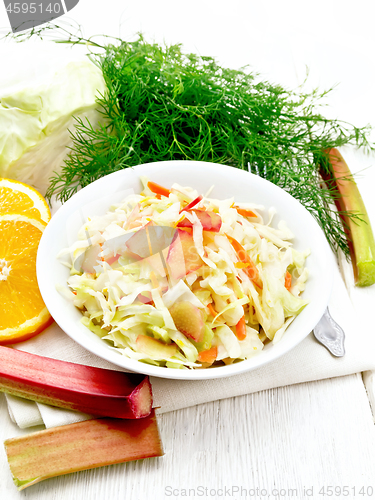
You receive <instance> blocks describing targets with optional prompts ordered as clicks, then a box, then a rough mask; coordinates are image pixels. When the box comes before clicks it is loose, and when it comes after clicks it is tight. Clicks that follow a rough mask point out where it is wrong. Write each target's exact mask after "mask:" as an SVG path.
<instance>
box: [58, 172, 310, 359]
mask: <svg viewBox="0 0 375 500" xmlns="http://www.w3.org/2000/svg"><path fill="white" fill-rule="evenodd" d="M141 180H142V183H143V186H144V189H143V191H142V192H141V193H140V194H137V195H135V194H131V195H129V196H127V197H126V198H125V199H124V200H123V201H121V203H117V204H116V205H113V206H112V207H111V208H110V209H109V211H108V212H107V213H106V214H103V216H95V217H92V218H88V219H87V221H86V222H85V224H84V226H83V227H82V228H81V229H80V231H79V232H78V235H77V241H76V242H75V243H73V245H71V246H70V247H69V248H67V249H65V250H63V251H62V252H60V254H59V258H60V259H63V260H64V262H63V264H64V265H66V264H67V262H66V260H67V258H70V262H69V265H70V268H71V276H70V277H69V279H68V283H67V284H68V288H66V287H65V288H63V289H62V287H61V285H59V290H60V291H61V293H63V295H64V297H65V298H66V299H67V300H70V301H72V302H73V304H74V305H75V306H76V307H78V308H79V309H80V310H81V312H82V315H83V318H82V323H83V324H84V325H85V326H86V327H87V328H89V329H90V330H91V331H92V332H93V333H94V334H95V335H98V336H99V337H100V338H101V339H102V340H103V342H107V343H109V345H110V346H111V347H112V348H114V349H116V350H118V351H119V352H121V353H122V354H123V355H124V356H127V357H129V358H131V359H136V360H139V361H142V362H145V363H150V364H153V365H155V366H165V367H168V368H174V369H195V368H202V367H203V368H205V367H207V366H217V365H220V364H222V363H226V364H227V363H233V362H238V361H240V360H243V359H249V358H251V357H253V356H255V355H257V354H259V353H260V352H261V351H262V349H263V347H264V344H265V343H266V342H269V341H273V343H275V342H278V341H280V339H281V338H282V336H283V335H284V333H285V330H286V329H287V327H288V325H289V324H290V323H291V322H292V321H293V320H294V318H295V317H296V316H297V315H298V314H299V313H300V312H301V311H302V310H303V308H304V307H305V306H306V305H307V303H308V301H307V300H306V299H304V298H302V297H301V296H300V294H301V293H302V292H303V290H304V288H305V284H306V281H307V279H308V270H307V268H306V267H305V260H306V258H307V257H308V255H309V251H308V250H306V251H305V252H298V251H296V250H295V249H294V248H293V247H292V240H293V234H292V232H291V231H290V229H289V228H288V227H287V225H286V223H285V222H284V221H281V222H279V224H278V227H277V228H274V227H272V222H273V219H274V216H275V210H274V209H270V210H269V211H268V214H267V213H264V208H263V207H260V206H258V205H254V204H251V203H249V202H246V203H237V204H235V202H234V200H233V199H227V200H216V199H211V198H206V197H203V198H202V199H201V200H200V199H198V201H196V205H195V206H193V207H192V208H190V209H188V210H184V208H185V207H186V206H187V205H188V204H189V203H191V202H192V201H193V200H196V199H197V197H198V193H197V192H196V191H195V190H194V189H192V188H189V187H182V186H180V185H178V184H173V186H172V188H171V190H170V192H169V195H168V196H166V195H165V191H163V194H158V193H157V192H156V193H154V192H153V191H152V189H154V190H156V191H157V188H155V187H154V186H152V185H150V184H149V183H148V179H146V178H142V179H141ZM237 208H239V209H240V211H237ZM246 210H248V211H249V213H250V214H251V215H247V214H246ZM240 212H241V213H240ZM254 214H255V217H254ZM264 220H268V222H267V224H265V223H264V222H263V221H264ZM175 304H179V305H178V307H179V310H180V311H183V310H184V304H188V305H189V307H188V308H186V311H188V312H187V313H186V317H183V319H182V320H181V317H180V316H179V322H177V320H176V318H175V316H173V306H174V305H175ZM189 315H190V316H189ZM174 319H175V320H176V322H175V321H174ZM176 325H177V326H178V328H177V326H176ZM208 352H209V353H210V356H212V353H214V357H215V359H214V360H213V361H210V362H208V361H207V359H211V358H207V354H206V353H208Z"/></svg>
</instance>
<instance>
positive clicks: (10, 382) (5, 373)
mask: <svg viewBox="0 0 375 500" xmlns="http://www.w3.org/2000/svg"><path fill="white" fill-rule="evenodd" d="M0 391H2V392H7V393H9V394H12V395H14V396H20V397H22V398H26V399H31V400H33V401H37V402H39V403H45V404H49V405H52V406H58V407H61V408H68V409H70V410H77V411H82V412H85V413H90V414H92V415H99V416H105V417H115V418H142V417H146V416H147V415H149V414H150V412H151V407H152V392H151V384H150V381H149V378H148V377H146V376H144V375H139V374H128V373H123V372H119V371H115V370H105V369H103V368H94V367H92V366H85V365H78V364H75V363H68V362H66V361H60V360H57V359H51V358H45V357H42V356H37V355H36V354H30V353H28V352H23V351H19V350H16V349H11V348H10V347H1V346H0Z"/></svg>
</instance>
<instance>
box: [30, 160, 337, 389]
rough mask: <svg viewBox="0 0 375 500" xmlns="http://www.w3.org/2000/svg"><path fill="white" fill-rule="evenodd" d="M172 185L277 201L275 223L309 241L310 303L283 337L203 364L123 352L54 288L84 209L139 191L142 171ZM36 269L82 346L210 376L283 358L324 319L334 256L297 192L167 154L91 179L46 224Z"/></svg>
mask: <svg viewBox="0 0 375 500" xmlns="http://www.w3.org/2000/svg"><path fill="white" fill-rule="evenodd" d="M141 175H146V176H147V177H149V178H150V179H151V180H153V181H155V182H157V183H159V184H162V185H164V186H167V187H170V186H171V185H172V184H173V183H174V182H177V183H179V184H181V185H184V186H191V187H193V188H195V189H196V190H198V192H201V193H205V192H206V191H207V190H208V189H209V188H210V187H211V186H212V185H213V184H214V185H215V188H214V190H213V192H212V193H211V195H210V196H211V197H214V198H219V199H225V198H231V197H234V199H235V201H237V202H254V203H257V204H262V205H264V206H265V207H266V208H269V207H275V208H276V210H277V215H276V216H275V219H274V221H273V225H277V223H278V222H279V221H280V220H281V219H283V220H285V221H286V223H287V225H288V227H289V228H290V229H291V230H292V231H293V233H294V235H295V239H294V241H293V247H294V248H295V249H297V250H305V249H307V248H309V249H310V250H311V255H310V256H309V257H308V259H307V267H308V269H309V272H310V275H309V279H308V282H307V285H306V289H305V291H304V293H303V297H304V298H306V299H308V300H309V301H310V303H309V304H308V305H307V306H306V308H305V309H304V310H303V311H302V312H301V314H300V315H299V316H298V317H297V318H296V319H295V320H294V321H293V323H292V324H291V325H290V326H289V328H288V329H287V331H286V332H285V334H284V336H283V337H282V339H281V340H280V342H278V343H276V344H272V343H269V344H267V345H266V346H265V348H264V350H263V351H262V352H261V353H260V354H259V355H257V356H255V357H254V358H251V359H249V360H244V361H241V362H238V363H234V364H232V365H227V366H223V367H217V368H209V369H198V370H176V369H170V368H162V367H156V366H152V365H148V364H146V363H141V362H139V361H134V360H131V359H128V358H126V357H124V356H123V355H122V354H121V353H120V352H116V351H115V350H113V349H111V348H110V347H109V345H107V344H106V343H105V342H104V341H103V340H101V339H99V338H98V337H97V336H96V335H95V334H94V333H92V332H91V331H90V330H88V329H87V328H86V327H85V326H83V325H82V323H81V322H80V320H81V318H82V315H81V313H80V312H79V311H78V309H76V308H75V307H74V306H73V304H72V303H70V302H69V301H68V300H66V299H65V298H64V297H63V296H62V295H61V294H60V293H59V292H57V290H56V284H58V283H59V284H62V285H65V284H66V281H67V279H68V277H69V269H67V268H66V267H64V266H63V265H62V264H61V263H60V262H59V261H58V260H57V259H56V255H57V254H58V252H59V251H60V250H61V249H63V248H66V247H68V246H69V245H71V244H72V243H73V242H74V241H76V239H77V232H78V229H79V228H80V227H81V226H82V225H83V223H84V222H85V217H87V216H90V215H91V216H93V215H101V214H104V213H105V211H106V210H107V209H108V208H109V206H110V205H111V204H112V203H114V202H116V201H120V199H122V198H124V196H125V195H126V192H127V190H134V191H135V192H140V191H141V189H142V186H141V183H140V181H139V177H140V176H141ZM37 276H38V283H39V287H40V291H41V293H42V296H43V300H44V302H45V303H46V306H47V308H48V309H49V311H50V312H51V314H52V316H53V318H54V319H55V321H56V322H57V323H58V325H59V326H60V327H61V328H62V329H63V330H64V331H65V332H66V333H67V334H68V335H69V336H70V337H71V338H72V339H74V340H75V341H76V342H78V343H79V344H80V345H81V346H83V347H84V348H86V349H88V350H89V351H91V352H92V353H94V354H96V355H97V356H100V357H101V358H103V359H106V360H107V361H110V362H112V363H114V364H116V365H118V366H120V367H123V368H125V369H127V370H131V371H134V372H141V373H145V374H148V375H153V376H156V377H164V378H173V379H189V380H199V379H212V378H218V377H227V376H230V375H235V374H238V373H242V372H245V371H249V370H254V369H255V368H259V367H260V366H263V365H265V364H267V363H270V362H272V361H274V360H275V359H277V358H278V357H279V356H282V355H283V354H285V353H287V352H288V351H290V350H291V349H293V347H295V346H296V345H297V344H299V343H300V342H301V341H302V340H303V339H304V338H305V337H306V336H307V335H308V334H309V333H310V332H311V330H312V329H313V328H314V326H315V325H316V324H317V323H318V321H319V320H320V318H321V316H322V315H323V312H324V311H325V308H326V307H327V304H328V300H329V296H330V293H331V287H332V281H333V267H332V257H331V252H330V250H329V246H328V243H327V241H326V239H325V236H324V234H323V232H322V231H321V229H320V227H319V226H318V224H317V222H316V221H315V220H314V219H313V217H312V216H311V215H310V214H309V212H308V211H307V210H306V209H305V208H304V207H303V206H302V205H301V204H300V203H299V202H298V201H297V200H295V199H294V198H293V197H292V196H290V195H289V194H288V193H286V192H285V191H283V190H282V189H280V188H278V187H277V186H275V185H274V184H271V183H270V182H268V181H266V180H264V179H262V178H260V177H258V176H256V175H252V174H250V173H248V172H245V171H242V170H238V169H236V168H232V167H227V166H225V165H218V164H213V163H206V162H196V161H167V162H157V163H149V164H145V165H139V166H137V167H135V168H132V169H130V168H129V169H126V170H121V171H119V172H115V173H113V174H110V175H107V176H106V177H103V178H101V179H99V180H97V181H96V182H94V183H92V184H90V185H89V186H87V187H85V188H84V189H82V190H81V191H79V192H78V193H77V194H76V195H74V196H73V197H72V198H71V199H70V200H69V201H68V202H66V203H65V204H64V205H63V206H62V207H61V208H60V209H59V210H58V211H57V213H56V214H55V215H54V217H53V218H52V220H51V222H50V223H49V224H48V226H47V228H46V230H45V232H44V234H43V236H42V239H41V241H40V245H39V249H38V256H37Z"/></svg>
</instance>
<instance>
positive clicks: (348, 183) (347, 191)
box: [321, 148, 375, 286]
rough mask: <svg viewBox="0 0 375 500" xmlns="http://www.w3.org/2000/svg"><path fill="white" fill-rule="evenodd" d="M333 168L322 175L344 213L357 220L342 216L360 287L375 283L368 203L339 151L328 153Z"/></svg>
mask: <svg viewBox="0 0 375 500" xmlns="http://www.w3.org/2000/svg"><path fill="white" fill-rule="evenodd" d="M326 153H327V155H328V160H329V163H330V166H331V169H329V170H330V171H329V170H328V169H327V168H321V175H322V178H323V179H324V181H325V182H326V183H327V185H328V186H329V187H330V188H332V187H333V188H336V190H337V191H338V196H337V198H336V200H335V203H336V206H337V208H338V210H339V211H340V212H348V213H350V214H353V215H355V216H356V217H355V218H353V217H346V216H345V213H344V214H340V215H341V217H342V219H343V222H344V228H345V232H346V236H347V240H348V245H349V249H350V256H351V261H352V265H353V271H354V280H355V283H356V285H358V286H369V285H373V284H374V283H375V242H374V236H373V232H372V229H371V224H370V219H369V217H368V214H367V211H366V207H365V204H364V203H363V200H362V197H361V194H360V192H359V190H358V187H357V184H356V183H355V181H354V179H353V177H352V174H351V172H350V170H349V167H348V165H347V164H346V162H345V160H344V158H343V157H342V155H341V154H340V152H339V151H338V150H337V149H336V148H332V149H329V150H328V151H326Z"/></svg>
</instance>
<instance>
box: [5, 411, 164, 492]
mask: <svg viewBox="0 0 375 500" xmlns="http://www.w3.org/2000/svg"><path fill="white" fill-rule="evenodd" d="M4 445H5V451H6V454H7V458H8V462H9V466H10V470H11V473H12V476H13V481H14V483H15V485H16V486H17V488H18V489H19V490H23V489H25V488H27V487H28V486H31V485H33V484H36V483H38V482H40V481H43V480H44V479H48V478H51V477H55V476H61V475H63V474H69V473H71V472H77V471H82V470H86V469H93V468H94V467H102V466H104V465H111V464H117V463H122V462H129V461H131V460H139V459H143V458H150V457H160V456H162V455H163V447H162V443H161V439H160V435H159V430H158V426H157V421H156V417H155V414H154V412H152V413H151V414H150V415H149V416H148V417H146V418H143V419H141V420H121V419H116V418H99V419H93V420H86V421H84V422H78V423H75V424H69V425H63V426H61V427H53V428H51V429H46V430H43V431H39V432H35V433H32V434H28V435H25V436H20V437H16V438H12V439H8V440H6V441H5V443H4Z"/></svg>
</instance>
